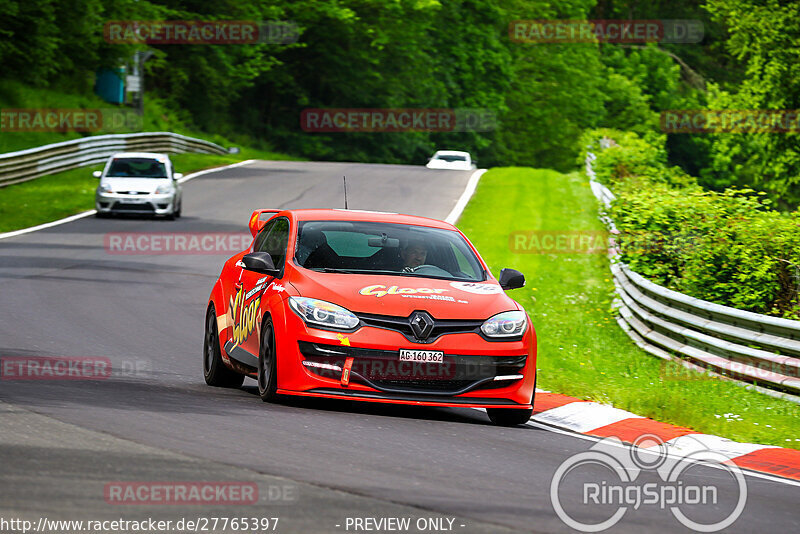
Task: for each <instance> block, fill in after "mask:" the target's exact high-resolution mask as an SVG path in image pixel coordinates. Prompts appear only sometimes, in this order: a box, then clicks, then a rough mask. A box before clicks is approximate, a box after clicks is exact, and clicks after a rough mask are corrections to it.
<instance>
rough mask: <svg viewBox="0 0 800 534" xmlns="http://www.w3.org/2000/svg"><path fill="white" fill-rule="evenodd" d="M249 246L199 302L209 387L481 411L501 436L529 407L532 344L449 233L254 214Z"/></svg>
mask: <svg viewBox="0 0 800 534" xmlns="http://www.w3.org/2000/svg"><path fill="white" fill-rule="evenodd" d="M250 231H251V233H252V234H253V237H254V239H253V243H252V245H251V246H250V248H249V249H247V250H244V251H242V252H240V253H239V254H236V255H235V256H233V257H232V258H230V259H229V260H228V261H226V262H225V265H224V267H223V268H222V273H221V274H220V276H219V279H218V280H217V282H216V284H215V285H214V289H213V290H212V292H211V297H210V299H209V302H208V310H207V312H206V322H205V346H204V354H203V364H204V365H203V367H204V372H205V373H204V374H205V380H206V383H208V384H210V385H212V386H228V387H239V386H241V384H242V382H243V380H244V377H245V376H250V377H252V378H254V379H256V381H257V382H258V392H259V395H260V396H261V398H262V399H263V400H264V401H270V400H274V399H276V398H277V397H278V396H280V395H306V396H314V397H325V398H338V399H352V400H361V401H371V402H388V403H399V404H410V405H423V406H457V407H473V408H485V409H486V411H487V413H488V415H489V418H490V419H491V420H492V421H493V422H494V423H495V424H499V425H517V424H522V423H524V422H526V421H527V420H528V419H529V418H530V416H531V412H532V409H533V394H534V384H535V381H536V336H535V333H534V330H533V326H532V325H531V322H530V319H529V318H528V316H527V314H526V313H525V311H524V310H523V309H522V307H521V306H520V305H519V304H517V303H516V302H515V301H514V300H512V299H511V298H509V297H508V296H506V295H505V293H504V290H508V289H515V288H519V287H522V286H523V285H524V284H525V278H524V276H523V275H522V274H521V273H520V272H518V271H515V270H513V269H503V270H502V271H501V272H500V279H499V281H498V280H495V279H494V278H493V277H492V275H491V273H489V269H488V268H487V267H486V264H485V263H484V262H483V260H482V259H481V258H480V256H479V255H478V253H477V251H476V250H475V248H474V247H473V246H472V244H471V243H470V242H469V241H468V240H467V239H466V237H464V235H463V234H462V233H461V232H460V231H458V230H457V229H456V228H455V227H454V226H453V225H451V224H448V223H445V222H441V221H437V220H434V219H427V218H424V217H415V216H410V215H398V214H393V213H376V212H363V211H353V210H329V209H313V210H286V211H280V210H256V211H255V212H253V215H252V216H251V218H250Z"/></svg>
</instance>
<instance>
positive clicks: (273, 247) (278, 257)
mask: <svg viewBox="0 0 800 534" xmlns="http://www.w3.org/2000/svg"><path fill="white" fill-rule="evenodd" d="M264 230H267V231H266V232H264V234H263V238H262V234H259V236H258V237H259V239H257V240H256V247H255V248H254V250H255V252H268V253H269V255H270V256H272V262H273V263H274V264H275V267H276V268H278V269H280V268H281V267H283V262H284V260H285V259H286V247H287V245H288V244H289V221H288V220H287V219H284V218H280V219H277V220H275V221H272V222H271V223H270V228H269V229H267V227H266V226H265V227H264Z"/></svg>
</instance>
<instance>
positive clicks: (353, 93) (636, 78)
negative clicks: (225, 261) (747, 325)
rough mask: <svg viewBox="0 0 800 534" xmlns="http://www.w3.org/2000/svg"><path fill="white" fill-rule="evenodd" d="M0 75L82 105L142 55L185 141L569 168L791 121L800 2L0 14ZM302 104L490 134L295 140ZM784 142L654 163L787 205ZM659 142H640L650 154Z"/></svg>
mask: <svg viewBox="0 0 800 534" xmlns="http://www.w3.org/2000/svg"><path fill="white" fill-rule="evenodd" d="M0 12H2V13H3V17H2V18H0V65H2V70H0V78H2V79H13V80H17V81H20V82H23V83H25V84H27V85H29V86H32V87H33V86H38V87H57V88H60V89H64V90H69V91H75V92H80V91H91V90H92V85H93V84H94V73H95V72H97V70H98V69H100V68H103V67H106V68H109V67H110V68H113V67H115V66H117V65H119V64H121V63H125V62H129V61H130V59H131V57H133V55H134V53H135V52H137V51H143V50H152V51H153V52H154V55H153V56H152V58H151V59H149V61H148V62H147V63H146V65H145V68H146V74H147V87H148V91H149V92H148V96H149V97H153V98H158V99H159V100H161V101H163V102H165V103H166V105H168V106H169V107H170V108H171V109H174V110H180V112H181V117H182V118H183V119H184V120H185V121H186V122H187V123H188V124H191V125H193V126H194V127H196V128H197V129H200V130H203V131H207V132H213V133H220V134H224V135H228V136H230V137H232V138H239V139H243V138H246V139H249V140H252V141H253V142H257V143H263V144H265V145H268V146H270V147H272V148H275V149H278V150H283V151H287V152H290V153H294V154H297V155H303V156H307V157H310V158H315V159H328V160H350V161H380V162H396V163H422V162H424V161H425V158H427V157H428V156H429V155H430V154H431V153H432V151H433V150H435V149H437V148H455V149H464V150H469V151H471V152H472V153H473V154H474V155H476V156H477V159H478V160H479V161H480V164H481V165H482V166H488V165H532V166H536V167H552V168H556V169H561V170H564V169H570V168H574V167H575V154H577V153H578V152H579V146H578V142H579V138H580V136H581V134H582V133H583V132H584V131H586V130H587V129H590V128H614V129H617V130H624V131H630V132H634V133H637V134H638V135H639V136H641V137H643V138H647V139H650V140H657V139H658V138H659V137H660V136H665V134H664V132H663V131H662V129H661V125H660V121H659V117H660V114H661V112H663V111H664V110H694V109H702V108H707V109H729V110H737V109H738V110H741V109H775V110H787V109H788V110H792V109H797V108H799V107H800V105H799V104H800V47H798V45H797V43H798V42H800V0H706V1H697V0H671V1H666V0H655V1H652V0H647V1H645V0H626V1H623V0H553V1H544V0H331V1H314V0H274V1H256V0H227V1H218V2H206V1H201V0H164V1H160V2H159V1H156V0H28V1H21V0H0ZM553 19H567V20H613V19H632V20H634V19H641V20H664V19H666V20H676V19H677V20H695V21H701V22H702V27H703V34H702V40H701V41H700V42H696V43H680V42H672V43H669V42H653V43H627V44H626V43H609V42H548V43H544V42H518V41H515V40H513V39H511V38H510V37H509V25H510V24H511V23H512V22H513V21H517V20H553ZM131 20H145V21H154V20H202V21H211V20H237V21H289V22H291V23H292V24H293V25H296V28H297V34H298V35H297V39H296V41H295V42H286V43H274V42H259V43H249V44H228V45H220V44H217V45H208V44H197V45H194V44H191V45H182V46H179V45H174V44H173V45H169V44H165V45H157V44H150V45H148V44H144V43H142V44H130V43H129V44H115V43H112V42H109V41H108V39H107V38H106V37H107V36H104V27H105V25H106V24H107V23H108V22H109V21H131ZM309 108H436V109H440V108H448V109H450V108H454V109H460V108H478V109H488V110H492V112H494V113H496V116H497V125H496V128H494V129H492V130H491V131H463V132H404V133H396V132H392V133H389V132H384V133H375V132H360V133H352V132H351V133H310V132H306V131H304V130H303V129H302V128H301V124H300V117H301V114H302V112H303V110H306V109H309ZM798 139H799V138H798V135H797V131H796V130H795V131H794V132H788V133H781V134H775V133H736V134H731V133H718V134H680V133H676V134H669V135H666V137H665V138H664V139H663V140H662V141H663V143H664V144H665V146H666V153H667V157H668V160H669V163H670V164H673V165H679V166H681V167H682V168H683V169H684V170H685V171H686V172H687V173H689V174H691V175H693V176H696V177H698V179H699V182H700V184H701V185H702V186H704V187H706V188H710V189H716V190H722V189H724V188H725V187H728V186H731V185H736V186H748V187H752V188H754V189H758V190H763V191H766V192H767V193H768V194H770V195H771V196H772V197H773V198H774V199H775V200H777V201H779V204H780V205H782V206H784V207H795V206H796V205H797V204H798V202H800V184H799V183H798V182H800V143H798ZM662 141H653V142H658V143H661V142H662Z"/></svg>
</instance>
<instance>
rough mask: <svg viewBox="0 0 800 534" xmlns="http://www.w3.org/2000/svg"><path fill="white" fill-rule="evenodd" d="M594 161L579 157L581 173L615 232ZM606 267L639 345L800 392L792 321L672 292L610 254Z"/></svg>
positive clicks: (797, 337)
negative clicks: (583, 165)
mask: <svg viewBox="0 0 800 534" xmlns="http://www.w3.org/2000/svg"><path fill="white" fill-rule="evenodd" d="M594 159H595V155H594V154H591V153H589V154H587V157H586V172H587V174H588V175H589V178H590V180H591V187H592V192H593V193H594V195H595V197H596V198H597V200H598V201H599V202H600V203H601V219H602V220H603V221H604V222H605V224H606V226H607V227H608V228H609V230H611V231H612V233H616V227H615V226H614V222H613V221H612V220H611V219H610V218H609V217H608V215H607V214H606V213H605V209H606V208H608V207H609V206H610V204H611V202H613V201H614V200H615V197H614V195H613V193H612V192H611V191H609V190H608V188H607V187H605V186H604V185H603V184H601V183H599V182H597V181H596V180H595V173H594V170H593V168H592V164H593V162H594ZM612 239H613V238H612ZM614 249H615V247H613V246H612V250H614ZM611 272H612V274H613V276H614V285H615V286H616V290H617V294H618V295H619V302H618V304H619V308H618V309H619V317H618V318H617V322H618V323H619V324H620V326H621V327H622V328H623V330H625V331H626V332H627V333H628V335H629V336H630V337H631V338H632V339H633V340H634V342H636V344H637V345H639V346H640V347H641V348H642V349H644V350H646V351H647V352H649V353H650V354H653V355H655V356H658V357H659V358H663V359H667V360H676V361H679V362H680V363H682V364H684V366H687V367H692V368H696V369H701V368H702V369H705V370H710V371H712V372H714V373H717V374H720V375H722V376H725V377H729V378H733V379H736V380H741V381H744V382H748V383H751V384H756V385H757V386H756V387H757V389H759V390H761V391H763V392H767V393H770V394H772V395H775V396H782V397H786V398H791V400H797V398H796V397H792V396H793V395H798V394H800V321H792V320H788V319H782V318H779V317H771V316H768V315H761V314H757V313H752V312H747V311H743V310H738V309H735V308H730V307H728V306H721V305H719V304H714V303H712V302H707V301H704V300H700V299H696V298H694V297H690V296H688V295H684V294H682V293H678V292H676V291H672V290H670V289H667V288H665V287H662V286H659V285H657V284H654V283H653V282H650V281H649V280H646V279H645V278H644V277H642V276H641V275H639V274H637V273H635V272H633V271H631V270H630V269H629V268H628V267H627V266H626V265H625V264H623V263H622V262H621V261H619V260H618V258H617V257H616V254H615V253H614V254H612V258H611ZM675 354H677V355H679V356H678V357H677V358H676V357H675V356H674V355H675ZM762 386H765V387H767V388H770V389H769V390H767V389H765V388H764V387H762ZM778 392H785V393H788V394H789V395H782V394H780V393H778Z"/></svg>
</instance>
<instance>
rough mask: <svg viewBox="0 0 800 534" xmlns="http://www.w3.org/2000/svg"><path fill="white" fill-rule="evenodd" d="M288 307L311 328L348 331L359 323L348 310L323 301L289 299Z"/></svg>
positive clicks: (302, 298)
mask: <svg viewBox="0 0 800 534" xmlns="http://www.w3.org/2000/svg"><path fill="white" fill-rule="evenodd" d="M289 306H291V307H292V309H293V310H294V311H295V312H297V314H298V315H299V316H300V317H301V318H302V319H303V321H305V322H306V324H309V325H311V326H317V327H323V328H338V329H344V330H349V329H351V328H355V327H356V326H358V323H359V321H358V317H356V316H355V315H354V314H353V312H351V311H350V310H347V309H345V308H342V307H341V306H337V305H336V304H332V303H330V302H326V301H324V300H319V299H311V298H307V297H289Z"/></svg>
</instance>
